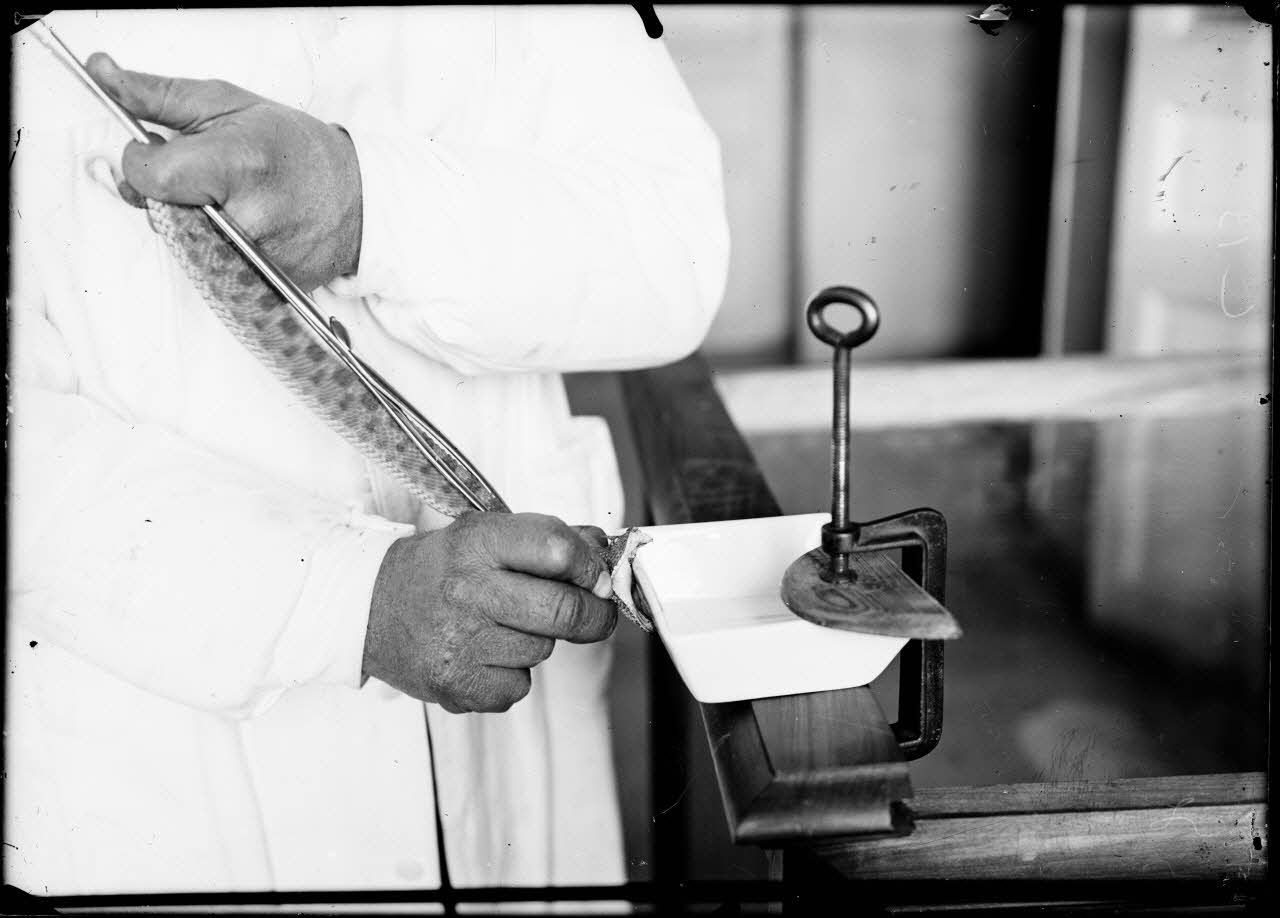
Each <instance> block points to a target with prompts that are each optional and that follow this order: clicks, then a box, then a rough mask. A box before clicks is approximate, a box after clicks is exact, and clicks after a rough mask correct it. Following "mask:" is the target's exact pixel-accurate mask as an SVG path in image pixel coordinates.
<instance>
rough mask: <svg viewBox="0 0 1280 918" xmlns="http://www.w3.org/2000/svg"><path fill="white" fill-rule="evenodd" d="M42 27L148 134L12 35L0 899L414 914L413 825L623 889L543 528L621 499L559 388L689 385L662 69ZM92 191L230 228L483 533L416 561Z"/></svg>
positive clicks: (263, 32) (442, 19)
mask: <svg viewBox="0 0 1280 918" xmlns="http://www.w3.org/2000/svg"><path fill="white" fill-rule="evenodd" d="M49 22H50V24H51V25H52V26H53V27H54V28H55V29H56V30H57V31H58V33H59V35H60V36H61V37H62V38H63V39H64V40H65V41H66V42H67V44H68V45H69V46H70V47H71V48H72V49H73V50H75V51H76V52H78V53H81V54H87V53H88V52H90V51H105V52H108V53H110V54H112V55H113V56H114V58H115V59H116V60H118V61H119V62H120V64H119V66H117V65H116V64H115V63H114V62H113V61H111V60H109V59H108V58H106V57H95V58H94V59H93V61H92V70H93V72H94V74H95V76H96V77H97V78H98V79H99V81H100V82H101V83H102V84H103V85H105V86H107V87H108V88H109V90H110V91H111V92H112V93H113V94H114V95H116V97H117V98H118V99H120V100H121V101H122V102H123V103H124V104H125V105H126V106H127V107H129V108H131V109H132V110H133V111H134V112H135V113H136V114H138V115H139V116H141V117H143V118H144V119H145V120H147V121H150V122H152V123H154V124H159V125H162V127H161V128H158V130H163V131H164V133H165V134H166V136H168V137H169V138H170V139H169V142H168V143H167V144H166V145H165V146H164V147H158V148H147V147H143V146H139V145H136V144H130V145H129V146H128V148H127V149H126V140H127V137H126V135H125V134H124V133H123V130H122V129H121V128H120V126H119V125H118V124H117V123H116V122H115V121H113V120H112V119H111V117H110V116H109V115H107V114H106V112H105V111H104V110H103V109H102V108H101V107H100V106H99V105H98V104H97V103H96V102H95V101H94V100H93V99H92V98H91V97H90V96H89V94H88V93H87V92H85V91H84V89H83V88H82V87H80V86H78V85H77V84H76V83H75V82H74V80H73V79H72V78H71V77H70V76H69V75H68V74H67V73H66V72H65V71H64V70H62V69H61V68H60V67H59V65H58V64H57V63H56V62H55V61H54V60H53V59H52V58H51V57H50V56H49V55H48V53H47V52H46V51H45V50H44V49H43V48H41V47H40V46H39V45H38V44H37V43H36V41H35V40H34V39H33V38H32V37H31V36H30V34H29V33H28V32H20V33H18V34H17V35H16V36H15V38H14V55H15V57H14V62H15V68H14V74H15V83H16V86H15V96H14V99H15V108H14V121H13V125H12V130H11V149H13V151H14V154H15V155H14V159H13V164H12V176H13V180H14V183H13V194H12V196H11V200H10V222H11V228H12V237H11V250H10V251H11V276H12V285H11V292H10V301H9V307H10V309H9V311H10V332H11V339H10V344H11V354H12V365H11V367H10V375H11V402H12V405H11V407H12V416H11V423H10V431H9V433H10V455H11V459H12V465H11V470H10V471H11V478H10V487H11V492H10V529H9V544H10V558H9V592H8V597H7V598H8V605H9V614H8V647H7V654H8V658H9V668H8V673H9V675H8V681H7V684H6V690H7V693H6V697H7V702H6V703H7V711H6V714H7V736H6V745H5V756H6V763H5V767H6V778H7V780H6V785H5V792H6V796H5V826H4V829H5V841H6V844H5V847H4V852H5V853H4V874H5V875H4V879H5V882H7V883H12V884H14V885H16V886H19V887H21V888H23V889H26V890H27V891H29V892H32V893H37V894H46V893H48V894H71V893H94V892H129V891H164V890H186V891H202V890H233V889H240V890H253V889H389V888H397V887H410V888H421V887H434V886H436V885H438V884H439V883H440V880H441V867H440V864H441V858H440V852H439V851H438V850H437V845H436V836H435V819H436V815H435V800H436V799H438V801H439V809H440V819H441V822H442V825H443V830H444V838H445V848H446V852H445V853H446V854H447V865H448V869H449V871H450V877H451V879H452V881H453V882H454V883H455V884H457V885H462V886H469V885H490V884H494V885H497V884H513V885H546V884H578V883H612V882H621V881H623V880H624V879H625V870H624V866H623V860H622V849H621V833H620V827H619V819H618V808H617V803H616V796H615V789H614V778H613V767H612V761H611V755H610V751H609V739H608V724H607V717H606V708H605V696H604V688H605V679H606V675H607V669H608V644H607V643H606V642H602V640H601V639H602V638H604V637H605V636H607V634H608V633H609V631H610V630H611V628H612V625H613V617H612V612H611V611H610V609H609V607H608V605H607V603H605V602H604V601H603V600H602V599H600V598H599V595H598V594H599V593H600V592H606V591H604V590H601V589H599V587H598V585H597V583H596V580H597V577H598V575H599V573H600V561H599V558H598V557H597V555H596V553H595V552H594V551H593V550H592V549H591V547H590V546H589V545H588V543H589V542H591V541H593V540H598V539H599V534H598V533H597V532H595V531H594V530H586V531H585V535H584V536H580V535H579V533H578V531H577V530H576V529H574V528H570V527H569V526H567V525H565V523H564V522H562V521H567V522H568V523H572V524H575V526H577V525H592V526H598V527H603V528H605V529H610V528H616V527H617V526H618V525H619V524H620V522H621V520H620V518H619V517H620V513H621V508H622V495H621V492H620V485H619V482H618V477H617V471H616V465H615V461H614V458H613V454H612V447H611V444H610V442H609V437H608V432H607V428H606V427H605V426H604V424H603V422H602V421H601V420H599V419H596V418H578V417H571V416H570V415H569V412H568V406H567V402H566V398H565V394H564V388H563V384H562V380H561V377H560V375H559V374H560V373H562V372H565V371H573V370H615V369H627V368H633V367H639V366H645V365H655V364H660V363H663V362H666V361H670V360H674V359H677V358H679V357H681V356H682V355H684V354H686V353H688V352H690V351H691V350H693V349H694V348H695V347H697V345H698V344H699V342H700V341H701V339H702V336H703V335H704V334H705V331H706V329H707V326H708V324H709V322H710V319H711V317H712V315H713V313H714V310H715V307H716V306H717V305H718V301H719V298H720V296H721V293H722V290H723V284H724V280H725V272H726V266H727V253H728V239H727V230H726V227H725V220H724V214H723V200H722V188H721V177H720V164H719V153H718V147H717V144H716V141H715V139H714V137H713V135H712V134H711V133H710V131H709V130H708V128H707V127H706V125H705V123H704V122H703V120H702V119H701V117H700V116H699V114H698V112H697V110H696V108H695V106H694V104H693V103H692V101H691V100H690V98H689V96H688V93H687V91H686V90H685V88H684V86H683V84H682V83H681V81H680V79H679V77H678V75H677V74H676V72H675V69H674V67H673V66H672V63H671V61H670V59H669V57H668V55H667V53H666V51H665V49H664V47H663V45H662V43H661V42H657V41H653V40H651V39H649V38H648V37H647V36H646V35H645V33H644V30H643V28H642V25H641V23H640V22H639V20H638V19H637V18H636V16H635V14H634V13H633V12H632V11H631V10H630V9H628V8H626V7H612V8H590V9H574V8H564V7H556V8H518V7H509V8H497V9H485V8H479V7H468V8H452V9H430V8H427V9H405V8H380V9H359V8H353V9H348V10H343V9H336V10H335V9H323V10H288V9H284V10H270V11H216V12H214V11H147V12H133V13H102V14H95V13H70V14H64V13H59V14H54V15H52V16H51V17H50V19H49ZM123 67H127V68H129V69H128V70H123V69H121V68H123ZM147 74H163V75H166V76H170V75H171V76H175V77H184V78H188V79H189V80H193V82H170V81H167V80H165V79H162V78H153V77H149V76H147ZM214 78H216V79H218V80H225V81H226V83H221V82H218V83H211V82H206V80H209V79H214ZM165 128H167V129H168V130H164V129H165ZM19 131H20V132H21V133H20V134H19V133H18V132H19ZM179 135H181V136H179ZM122 152H123V160H122ZM122 177H123V178H124V179H126V180H127V183H128V184H130V185H132V186H133V187H135V188H136V189H138V190H140V191H141V192H142V193H143V194H146V195H149V196H152V197H155V198H158V199H162V200H170V201H175V202H180V203H204V202H206V201H213V202H215V203H218V204H220V205H222V206H223V207H224V208H225V209H226V210H227V212H228V213H229V214H230V215H231V216H232V217H233V218H234V219H236V220H237V221H238V222H239V223H240V224H241V225H242V226H244V227H245V228H246V229H247V230H248V231H249V232H250V233H251V235H254V236H255V237H256V238H258V239H259V240H260V242H261V244H262V245H263V246H264V248H265V249H266V250H267V252H268V253H269V254H271V255H272V256H273V257H274V258H275V259H276V260H277V261H278V262H279V263H280V264H281V265H282V266H283V267H284V268H285V269H286V270H288V271H289V272H291V273H292V274H293V276H294V277H295V278H296V279H297V280H298V281H299V282H300V283H301V284H302V285H303V286H305V287H308V288H312V287H314V288H316V290H315V293H314V297H315V298H316V300H317V302H318V303H319V305H320V306H321V308H322V309H323V310H325V312H326V314H330V315H333V316H336V317H338V318H339V319H340V320H341V322H342V323H343V324H344V325H345V326H346V328H347V329H348V330H349V332H350V335H351V337H352V339H353V341H354V342H355V345H356V348H357V350H358V351H359V352H360V353H361V355H362V356H363V357H364V358H365V360H366V361H367V362H368V363H370V364H371V365H373V366H375V367H377V368H378V369H379V371H380V372H381V373H382V374H383V375H384V376H385V377H387V378H388V380H389V381H390V382H391V383H392V384H393V385H394V386H395V387H396V388H397V389H398V390H399V391H400V392H401V393H402V394H404V395H405V396H406V397H407V398H408V399H409V400H410V401H411V402H413V403H414V404H415V405H416V406H417V407H418V408H419V409H420V410H422V411H423V412H424V413H425V414H426V415H427V416H428V417H430V418H431V419H432V420H433V421H434V422H435V423H436V424H437V425H438V426H440V427H441V428H442V429H443V430H445V431H446V432H447V433H448V434H449V435H450V437H451V438H452V439H453V440H454V441H455V442H456V443H457V444H458V445H459V446H460V447H461V448H462V449H463V451H464V452H466V453H467V454H468V456H469V457H470V458H471V459H472V460H473V461H474V462H475V463H476V464H477V465H478V467H479V468H480V469H482V470H483V471H484V472H485V473H486V475H487V476H488V477H489V479H490V480H491V481H492V482H493V483H494V485H495V486H496V487H497V489H498V491H499V492H500V493H501V494H502V495H503V496H504V497H505V498H506V500H507V502H508V503H509V504H510V505H511V507H512V508H513V510H515V511H517V513H516V515H514V516H501V515H491V516H487V517H483V518H469V519H465V520H464V521H463V522H462V523H454V524H450V522H449V520H448V519H446V518H444V517H441V516H439V515H438V514H435V513H434V511H431V510H430V509H428V508H424V507H421V506H419V505H418V503H417V502H416V501H415V500H414V499H413V498H411V497H410V495H409V494H408V493H407V492H406V491H405V490H404V489H403V488H402V487H401V486H399V485H398V484H397V483H396V482H395V481H393V480H392V479H391V478H390V477H389V476H387V475H386V474H384V473H383V472H382V471H381V470H380V469H378V468H376V467H374V466H372V465H371V464H370V463H368V462H366V461H365V460H364V459H363V458H362V457H361V455H360V454H359V453H358V452H357V451H355V450H354V449H352V448H351V447H349V446H348V445H347V444H346V443H345V442H344V441H343V440H341V439H340V438H339V436H338V435H337V434H336V433H334V432H333V431H331V430H330V429H328V428H327V427H326V426H325V424H324V423H323V422H322V421H320V420H319V419H318V418H316V417H315V416H313V415H311V414H310V413H308V412H307V411H306V410H305V409H304V408H303V407H302V406H301V405H299V404H298V403H297V401H296V400H295V399H294V398H293V397H292V396H290V395H289V394H288V392H287V390H286V389H285V388H284V387H283V386H281V385H280V383H279V382H278V381H277V380H276V379H275V378H273V377H272V376H271V375H270V373H269V372H268V371H267V370H266V369H265V368H264V367H263V366H262V365H261V364H259V363H258V362H257V361H256V360H255V358H254V357H252V356H251V355H250V354H249V353H248V351H247V350H245V349H244V348H243V347H242V346H241V345H240V344H239V343H238V342H237V341H236V340H235V339H234V338H232V337H231V336H230V334H229V333H228V332H227V331H226V329H225V328H223V327H222V326H221V325H220V324H219V322H218V320H217V319H216V318H215V317H214V316H213V315H212V313H211V312H210V311H209V309H208V307H207V306H206V305H205V304H204V303H203V302H202V301H201V299H200V297H199V295H198V294H197V293H196V291H195V290H194V288H193V287H192V285H191V283H190V282H189V281H188V279H187V278H186V277H185V276H183V275H182V274H181V272H180V270H179V269H178V268H177V266H176V265H175V264H174V262H173V260H172V258H171V256H170V255H169V254H168V252H167V251H166V250H165V248H164V246H163V243H162V242H161V241H160V240H159V239H158V238H157V237H156V236H155V235H154V234H153V233H152V232H151V230H150V229H149V227H148V226H147V222H146V220H145V218H144V217H143V216H142V214H141V212H140V211H138V210H136V209H133V208H131V207H128V206H126V205H125V203H123V202H122V200H121V193H120V191H119V190H118V184H117V183H118V182H119V180H120V179H121V178H122ZM522 514H527V515H522ZM534 514H545V516H541V515H534ZM593 591H594V592H593ZM566 610H567V611H569V612H570V613H571V614H570V615H568V616H567V617H564V615H563V614H564V613H565V612H566ZM556 638H563V640H555V639H556ZM553 646H554V652H553V653H551V656H550V657H549V659H546V661H545V662H539V661H540V660H542V659H543V658H544V657H546V654H547V653H548V652H549V651H551V650H552V647H553ZM530 671H531V672H532V680H531V688H530V677H529V672H530ZM526 692H527V693H528V694H527V695H525V693H526ZM424 701H425V702H427V703H426V704H424V703H423V702H424ZM505 708H509V710H506V712H505V713H450V712H451V711H471V712H483V711H501V710H503V709H505ZM424 712H425V714H424ZM433 763H434V765H433Z"/></svg>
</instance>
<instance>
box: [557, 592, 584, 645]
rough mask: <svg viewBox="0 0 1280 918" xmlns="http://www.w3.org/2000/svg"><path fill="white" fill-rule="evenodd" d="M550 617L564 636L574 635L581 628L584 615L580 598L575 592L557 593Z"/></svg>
mask: <svg viewBox="0 0 1280 918" xmlns="http://www.w3.org/2000/svg"><path fill="white" fill-rule="evenodd" d="M551 615H552V620H553V621H554V622H555V624H556V626H557V627H558V629H560V630H561V631H563V632H564V633H566V634H576V633H577V632H578V631H579V630H581V628H582V625H583V617H584V615H585V604H584V603H583V601H582V597H581V596H580V595H579V594H578V592H577V591H576V590H569V589H564V590H559V591H557V594H556V598H555V600H554V606H553V608H552V612H551Z"/></svg>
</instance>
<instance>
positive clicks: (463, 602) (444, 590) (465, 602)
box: [440, 574, 471, 613]
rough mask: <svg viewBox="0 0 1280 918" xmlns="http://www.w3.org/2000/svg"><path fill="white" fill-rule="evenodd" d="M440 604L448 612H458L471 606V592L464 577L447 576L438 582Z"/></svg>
mask: <svg viewBox="0 0 1280 918" xmlns="http://www.w3.org/2000/svg"><path fill="white" fill-rule="evenodd" d="M440 602H441V603H442V604H443V605H444V607H445V609H447V610H448V611H450V612H454V613H457V612H460V611H462V610H463V609H466V608H468V607H470V605H471V591H470V590H469V589H468V584H467V580H466V578H465V577H460V576H457V575H456V574H454V575H447V576H445V577H444V578H443V579H442V580H441V581H440Z"/></svg>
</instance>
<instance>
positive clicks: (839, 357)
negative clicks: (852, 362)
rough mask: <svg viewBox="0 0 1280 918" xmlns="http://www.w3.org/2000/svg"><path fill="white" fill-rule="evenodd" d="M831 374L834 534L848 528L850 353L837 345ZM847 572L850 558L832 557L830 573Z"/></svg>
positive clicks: (838, 574)
mask: <svg viewBox="0 0 1280 918" xmlns="http://www.w3.org/2000/svg"><path fill="white" fill-rule="evenodd" d="M835 351H836V354H835V360H834V365H833V372H832V374H831V375H832V393H831V395H832V405H833V416H832V420H831V430H832V437H831V523H832V526H833V527H834V528H835V530H836V531H837V532H843V531H844V530H845V529H847V528H848V525H849V352H850V349H849V348H847V347H840V346H838V345H837V346H836V349H835ZM848 570H849V556H848V555H844V554H840V553H839V552H836V553H833V554H832V555H831V573H832V574H834V575H835V576H837V577H843V576H844V575H845V574H846V573H848Z"/></svg>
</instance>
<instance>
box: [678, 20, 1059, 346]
mask: <svg viewBox="0 0 1280 918" xmlns="http://www.w3.org/2000/svg"><path fill="white" fill-rule="evenodd" d="M657 10H658V14H659V16H660V18H661V20H662V23H663V26H664V28H665V32H664V40H665V41H666V43H667V46H668V48H669V49H670V51H671V54H672V56H673V57H674V59H675V61H676V64H677V66H678V67H679V68H680V71H681V73H682V74H683V75H684V77H685V80H686V82H687V83H688V84H689V88H690V90H691V91H692V92H693V95H694V98H695V99H696V100H697V102H698V105H699V107H700V108H701V109H702V112H703V114H704V115H705V116H706V118H707V119H708V121H710V123H711V126H712V127H713V128H714V129H715V130H716V132H717V133H718V135H719V137H720V139H721V143H722V145H723V155H724V167H725V176H726V182H727V197H728V209H729V220H730V227H731V231H732V237H733V245H734V249H733V259H732V265H731V268H730V275H729V288H728V293H727V295H726V297H725V303H724V306H723V307H722V310H721V312H720V315H719V318H718V320H717V322H716V324H715V326H714V328H713V329H712V332H711V336H710V338H709V339H708V341H707V344H706V346H705V349H704V350H705V352H706V353H707V354H708V355H710V356H711V357H712V358H714V359H716V360H717V361H718V362H720V363H721V364H727V365H736V364H742V363H769V362H775V361H787V360H791V359H793V358H799V359H807V360H811V359H817V358H821V357H822V356H824V355H823V352H822V347H821V346H818V345H816V344H815V343H813V342H811V341H809V340H808V336H807V332H806V333H804V334H800V331H801V329H802V315H803V308H804V305H805V302H806V301H807V298H808V297H809V296H810V295H812V294H813V293H814V292H816V291H817V290H818V289H819V288H821V287H825V286H829V285H832V284H849V285H852V286H857V287H861V288H863V289H865V290H867V291H868V292H870V293H871V294H872V295H873V296H874V297H875V298H876V299H877V301H878V303H879V304H880V306H881V308H882V310H883V311H884V322H883V324H882V326H881V330H880V333H879V334H878V335H877V337H876V338H875V340H874V341H872V342H871V343H869V344H868V345H867V347H866V348H865V349H864V350H863V351H862V352H860V354H859V356H860V357H866V358H870V359H874V358H898V357H931V356H943V355H965V356H971V355H979V354H987V355H992V354H1006V355H1012V354H1030V353H1035V352H1036V351H1037V350H1038V347H1039V315H1038V311H1037V310H1036V309H1035V308H1034V305H1033V304H1034V303H1035V302H1036V301H1037V300H1038V299H1039V287H1040V285H1041V282H1042V281H1041V278H1042V271H1043V261H1044V241H1043V240H1044V233H1045V224H1044V220H1043V213H1044V211H1045V208H1046V206H1047V203H1048V196H1049V184H1048V182H1049V164H1050V161H1051V155H1050V154H1051V151H1052V148H1051V143H1052V129H1053V112H1054V93H1055V87H1056V82H1057V49H1058V44H1059V42H1058V35H1059V31H1060V26H1059V21H1060V17H1059V15H1058V14H1057V13H1055V12H1053V11H1047V12H1045V13H1043V14H1039V15H1037V16H1035V17H1032V18H1028V19H1023V20H1021V21H1014V22H1011V23H1009V24H1008V25H1007V26H1006V27H1004V28H1003V29H1002V30H1001V31H1000V32H999V33H998V34H997V35H987V34H984V32H983V31H982V30H981V29H979V28H977V27H976V26H974V25H973V24H972V23H971V22H969V21H968V13H970V12H972V11H971V10H969V9H968V8H967V7H963V6H959V5H947V6H927V5H910V6H881V5H864V6H856V5H855V6H830V7H799V6H699V7H689V6H683V7H682V6H660V7H658V8H657Z"/></svg>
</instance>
